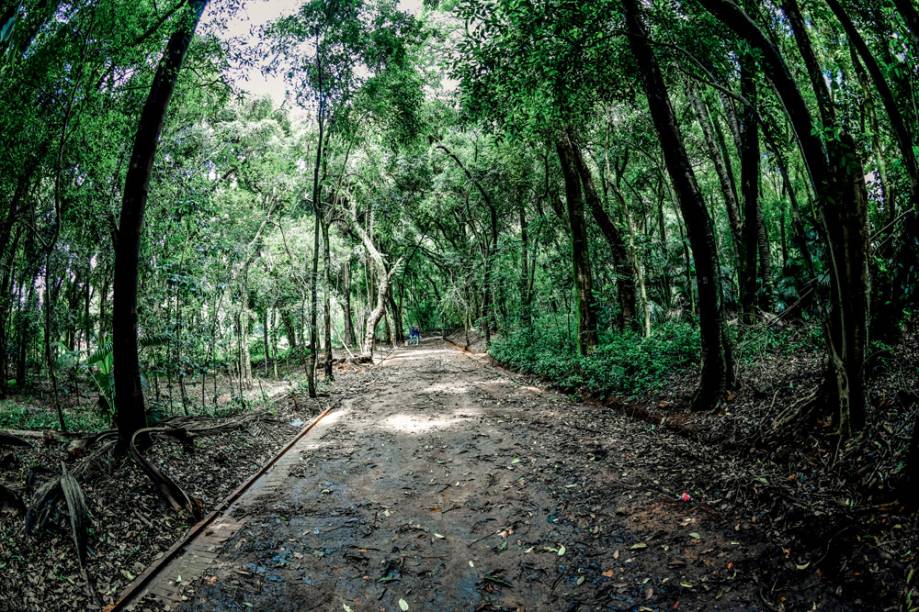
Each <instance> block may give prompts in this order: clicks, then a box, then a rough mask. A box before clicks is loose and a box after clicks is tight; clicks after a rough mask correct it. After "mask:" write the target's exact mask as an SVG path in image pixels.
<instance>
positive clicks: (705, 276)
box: [0, 0, 919, 509]
mask: <svg viewBox="0 0 919 612" xmlns="http://www.w3.org/2000/svg"><path fill="white" fill-rule="evenodd" d="M288 4H289V6H285V8H284V10H282V11H280V12H279V13H277V14H274V13H272V15H273V17H272V18H271V19H267V20H261V21H259V22H258V23H257V24H256V25H254V26H252V31H251V32H249V33H248V34H238V35H233V34H230V33H228V32H229V30H230V26H233V28H236V29H239V28H240V27H241V26H239V25H238V23H239V21H240V20H241V19H242V18H243V17H244V16H245V15H247V13H251V14H252V15H256V14H257V13H258V11H260V10H263V9H264V6H262V5H260V4H259V3H258V2H255V1H250V2H245V1H239V0H212V1H211V2H208V1H207V0H168V1H166V0H130V1H128V0H17V1H14V0H5V1H3V2H0V98H2V107H0V140H2V146H0V398H3V399H2V400H0V401H2V403H0V425H2V426H3V427H6V428H8V429H11V430H38V429H53V430H56V431H58V432H61V433H65V432H69V433H81V432H83V433H85V432H96V433H99V432H109V433H111V436H110V437H109V438H108V442H109V443H110V444H111V446H112V449H113V452H114V453H115V454H116V455H121V456H124V455H127V454H136V455H137V456H138V457H139V458H141V459H139V460H141V461H142V457H143V455H144V453H145V451H146V449H147V448H149V447H150V445H151V444H152V443H153V441H152V439H151V437H150V433H149V430H150V428H153V427H155V426H156V425H157V424H159V423H162V422H164V421H168V419H170V418H172V417H175V416H177V415H184V416H194V415H205V414H211V415H213V414H215V413H218V412H221V413H231V412H234V411H235V412H241V413H245V412H246V411H250V410H254V409H255V404H257V403H258V401H257V399H253V398H257V397H258V395H257V394H256V390H257V389H259V388H260V385H262V384H263V382H268V381H271V380H279V379H281V378H283V377H284V376H287V374H286V373H289V372H295V373H296V375H298V376H301V377H302V378H301V379H300V382H299V383H298V384H300V383H302V385H303V387H304V391H305V393H306V394H307V396H308V397H311V398H315V397H317V395H320V394H321V393H322V392H323V389H324V385H326V384H330V383H331V380H332V379H333V377H334V367H333V366H334V365H335V364H338V363H342V362H349V363H355V364H359V363H369V362H372V360H373V358H374V356H375V354H376V355H378V353H379V351H380V347H388V346H401V345H405V344H406V341H407V340H409V338H408V331H409V329H411V328H413V327H415V328H418V329H419V330H422V331H423V332H424V333H425V334H443V335H445V336H450V335H452V336H453V338H455V339H457V338H458V339H459V340H458V341H459V342H460V343H461V344H464V345H465V346H467V347H469V346H472V345H474V344H476V342H477V340H478V339H481V343H482V344H483V347H484V350H487V351H488V352H489V353H490V355H491V356H492V357H493V358H494V359H496V360H497V361H498V362H499V363H501V364H503V365H505V366H507V367H510V368H513V369H515V370H518V371H520V372H524V373H527V374H532V375H536V376H539V377H541V378H542V379H543V380H545V381H547V382H549V383H551V384H552V385H554V386H555V387H556V388H559V389H561V390H563V391H566V392H571V393H584V394H587V395H590V396H591V397H594V398H599V399H600V400H602V401H609V400H613V399H615V400H616V401H621V402H626V403H627V402H629V401H632V400H634V399H635V398H642V397H649V396H650V395H654V394H660V393H664V392H666V391H667V390H668V389H671V390H673V389H676V391H675V392H674V393H671V394H669V395H668V396H667V397H666V400H665V401H662V402H660V406H661V409H660V411H659V412H653V414H651V415H650V416H649V417H648V418H651V419H652V422H653V419H655V418H658V417H660V416H662V415H663V416H666V414H667V411H668V410H670V411H679V412H680V413H681V414H682V413H684V412H685V413H687V414H690V415H691V414H694V413H705V414H709V415H714V418H715V419H717V418H720V417H722V416H723V419H725V421H724V422H728V421H730V419H732V418H734V417H731V416H730V413H731V412H732V411H734V410H735V409H734V406H735V405H736V406H741V405H746V404H744V403H743V402H744V401H746V400H744V398H745V397H748V396H744V395H743V394H744V393H745V390H747V391H749V390H750V389H756V388H757V386H758V385H760V383H761V382H762V380H764V379H765V378H769V377H770V376H771V377H772V378H770V379H769V380H773V379H775V380H778V379H782V380H781V381H780V383H781V384H779V387H777V389H778V390H777V391H776V395H775V396H770V397H758V396H757V397H756V398H755V400H754V399H750V400H749V401H750V403H751V405H754V404H755V406H756V408H755V409H752V410H753V411H752V412H750V413H749V414H747V413H744V414H747V416H748V417H749V419H750V421H749V422H745V424H743V427H748V428H749V430H750V436H753V437H751V438H744V439H745V440H753V439H754V437H755V444H761V445H764V446H765V447H768V448H771V449H776V448H781V447H783V445H788V446H793V445H794V444H796V441H799V440H801V439H805V438H806V439H811V438H812V437H814V436H816V437H817V438H819V443H817V444H818V446H820V448H821V449H822V450H821V452H824V453H825V454H826V456H828V457H832V461H833V462H835V461H843V462H848V463H844V465H847V466H848V468H849V469H850V470H851V472H853V473H857V476H854V477H853V478H861V477H863V476H865V474H864V473H862V470H866V471H868V470H869V465H870V464H871V462H872V461H881V459H878V458H877V457H876V455H874V454H872V453H873V452H874V451H871V450H870V449H871V448H872V445H875V446H882V445H889V448H890V449H892V450H890V456H889V457H887V458H886V459H883V461H885V462H886V463H884V465H885V466H887V467H889V470H887V468H885V470H886V471H883V476H881V477H879V478H880V479H881V480H882V481H883V482H880V483H879V482H876V481H873V482H872V483H871V487H874V488H873V489H872V491H874V492H875V493H878V494H879V495H882V494H883V496H886V497H885V499H896V500H898V501H899V502H902V503H904V504H906V505H908V506H909V507H915V506H916V505H919V497H917V492H919V428H917V403H919V401H917V400H919V396H917V395H916V393H917V388H916V379H917V370H916V366H915V361H914V360H915V356H914V355H913V352H914V350H915V332H914V326H915V314H916V308H917V301H919V257H917V254H919V163H917V154H919V147H917V142H919V141H917V133H919V111H917V104H919V100H917V88H916V87H915V86H914V83H915V81H914V79H917V78H919V10H917V7H916V5H915V4H914V3H913V2H912V1H911V0H882V1H876V2H862V1H858V0H766V1H762V2H759V1H750V0H654V1H645V0H597V1H592V2H570V1H567V0H442V1H437V0H424V2H422V3H409V2H397V1H396V0H304V1H302V2H290V3H288ZM233 24H236V25H233ZM255 74H263V77H262V78H265V79H267V80H266V82H268V83H274V84H276V85H277V86H278V87H281V85H280V84H281V83H283V88H284V90H285V91H286V95H284V93H283V92H280V91H273V92H271V94H272V95H265V93H264V92H262V93H254V92H253V90H252V89H251V88H249V87H248V86H247V78H250V77H246V76H241V75H250V76H251V75H255ZM785 358H788V359H792V358H793V359H794V360H795V361H794V362H795V364H796V366H795V368H796V369H795V371H794V376H793V377H792V378H793V379H789V378H787V376H788V372H787V371H785V370H783V371H781V372H779V370H776V369H770V368H773V366H775V367H778V366H777V365H776V364H777V363H779V362H781V361H783V360H784V359H785ZM767 366H768V367H767ZM279 369H280V371H281V374H279ZM891 372H897V373H898V374H896V376H894V375H893V374H891ZM763 377H765V378H763ZM893 379H896V380H898V381H900V382H901V383H902V384H900V383H897V384H893V383H890V380H893ZM904 380H905V381H906V382H903V381H904ZM674 381H677V382H674ZM751 393H752V392H751ZM738 394H741V395H740V397H741V399H740V400H737V399H736V398H738ZM264 396H265V394H264V391H262V392H261V397H262V398H263V399H264ZM655 397H657V396H655ZM776 397H778V398H781V399H780V400H779V401H778V403H776ZM891 398H893V399H891ZM770 399H771V402H772V405H771V406H770V405H769V403H770ZM735 400H736V403H735ZM892 405H896V408H891V407H890V406H892ZM736 412H742V410H740V408H737V411H736ZM750 415H752V416H750ZM738 418H739V417H738ZM744 418H747V417H744ZM730 422H733V421H730ZM732 427H733V426H732ZM738 427H741V426H740V425H738ZM885 431H888V432H890V431H896V432H897V433H896V434H895V435H894V434H891V435H893V438H894V439H891V438H890V437H889V436H888V434H885V433H884V432H885ZM764 432H768V433H764ZM750 444H751V445H753V444H754V442H750ZM886 447H887V446H885V448H886ZM150 477H151V478H152V479H153V480H154V481H157V479H158V478H159V477H158V476H157V475H156V474H152V475H150ZM166 481H168V477H167V478H166ZM158 482H160V485H159V486H161V487H162V486H165V487H166V488H167V489H168V488H169V482H171V481H169V482H167V483H166V484H165V485H164V484H162V481H158ZM170 490H171V489H170ZM872 494H873V493H872ZM183 495H184V493H182V492H181V491H179V492H177V491H175V490H171V493H167V496H171V503H174V504H178V505H179V506H183V507H186V508H188V509H191V508H192V504H191V501H190V500H189V499H187V498H186V497H183Z"/></svg>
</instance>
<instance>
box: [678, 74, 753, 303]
mask: <svg viewBox="0 0 919 612" xmlns="http://www.w3.org/2000/svg"><path fill="white" fill-rule="evenodd" d="M689 101H690V102H691V103H692V107H693V110H695V113H696V118H697V119H698V121H699V126H700V127H701V128H702V136H703V139H704V141H705V148H706V149H707V150H708V156H709V158H710V159H711V161H712V164H713V165H714V167H715V175H716V176H717V177H718V183H719V184H720V185H721V197H722V198H723V199H724V207H725V210H726V211H727V213H728V225H729V227H730V228H731V242H732V243H733V246H734V257H735V259H734V262H735V268H736V269H737V276H738V286H740V285H742V281H741V270H742V269H743V267H744V257H743V253H744V249H743V234H742V231H741V225H740V212H739V207H738V205H737V188H736V186H735V185H734V177H733V172H732V171H730V170H729V168H730V160H729V159H728V158H727V157H726V155H725V154H724V151H723V150H722V148H721V147H719V145H718V141H717V140H716V136H715V130H714V128H713V125H712V121H713V117H712V116H711V113H710V112H709V110H708V106H707V105H706V104H705V102H704V101H703V100H702V97H701V95H700V94H699V92H698V91H697V90H696V89H695V88H690V91H689ZM738 131H739V128H738ZM722 140H723V139H722Z"/></svg>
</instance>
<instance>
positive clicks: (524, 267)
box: [517, 200, 533, 329]
mask: <svg viewBox="0 0 919 612" xmlns="http://www.w3.org/2000/svg"><path fill="white" fill-rule="evenodd" d="M517 218H518V220H519V222H520V281H519V285H518V286H519V290H520V324H521V325H523V327H524V328H525V329H529V328H530V326H531V325H532V323H533V318H532V313H531V311H530V272H529V257H530V234H529V226H528V224H527V212H526V204H524V203H523V201H522V200H521V201H520V202H519V203H518V205H517Z"/></svg>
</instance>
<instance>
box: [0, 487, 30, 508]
mask: <svg viewBox="0 0 919 612" xmlns="http://www.w3.org/2000/svg"><path fill="white" fill-rule="evenodd" d="M4 508H9V509H11V510H15V511H16V512H18V513H20V514H25V511H26V505H25V503H24V502H23V501H22V495H21V494H20V493H19V491H17V490H15V489H11V488H10V487H8V486H6V485H5V484H0V510H2V509H4Z"/></svg>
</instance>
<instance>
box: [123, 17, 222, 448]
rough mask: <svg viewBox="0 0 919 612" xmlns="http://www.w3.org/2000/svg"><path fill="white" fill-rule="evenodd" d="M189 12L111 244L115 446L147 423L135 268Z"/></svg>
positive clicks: (139, 143) (156, 88)
mask: <svg viewBox="0 0 919 612" xmlns="http://www.w3.org/2000/svg"><path fill="white" fill-rule="evenodd" d="M189 4H190V9H191V10H190V14H189V15H188V16H187V17H186V18H183V19H182V20H181V21H180V24H179V27H178V29H177V30H176V31H175V32H174V33H173V34H172V36H171V37H170V38H169V42H168V43H167V44H166V50H165V52H164V53H163V57H162V58H161V59H160V63H159V66H158V67H157V70H156V75H155V76H154V78H153V84H152V85H151V86H150V93H149V95H148V96H147V101H146V102H145V103H144V108H143V111H142V112H141V116H140V122H139V124H138V127H137V132H136V134H135V136H134V148H133V150H132V152H131V161H130V164H129V166H128V174H127V177H126V179H125V186H124V197H123V199H122V203H121V220H120V224H119V227H118V241H117V244H116V247H115V279H114V303H113V307H112V350H113V352H114V375H115V405H116V409H117V412H116V418H115V420H116V423H117V425H118V435H119V448H120V449H121V450H122V451H123V450H125V449H126V448H127V446H128V444H129V443H130V441H131V438H132V436H133V435H134V433H135V432H136V431H137V430H139V429H142V428H144V427H146V424H147V412H146V409H145V407H144V392H143V388H142V387H141V382H140V360H139V358H138V354H137V272H138V260H139V257H140V234H141V230H142V229H143V223H144V208H145V207H146V204H147V190H148V188H149V184H150V174H151V171H152V170H153V160H154V158H155V156H156V148H157V144H158V143H159V137H160V132H161V131H162V128H163V120H164V118H165V116H166V109H167V108H168V107H169V100H170V99H171V98H172V93H173V91H174V90H175V84H176V80H177V79H178V76H179V70H180V69H181V68H182V63H183V62H184V60H185V55H186V53H187V51H188V46H189V45H190V44H191V40H192V38H193V36H194V34H195V28H196V27H197V25H198V21H199V20H200V19H201V14H202V13H203V12H204V8H205V7H206V6H207V0H191V2H190V3H189Z"/></svg>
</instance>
